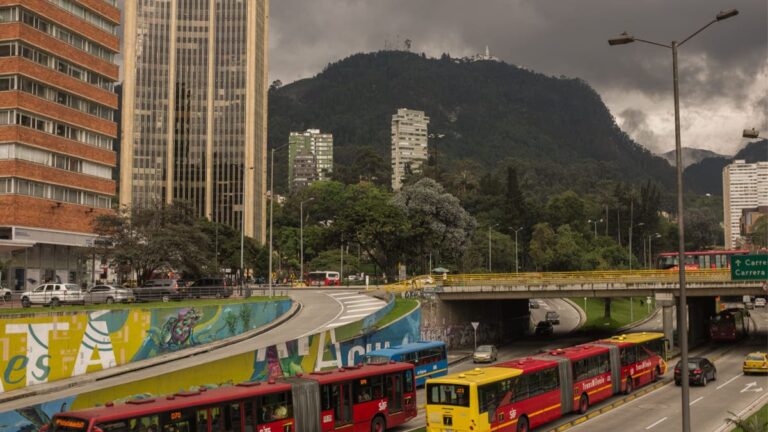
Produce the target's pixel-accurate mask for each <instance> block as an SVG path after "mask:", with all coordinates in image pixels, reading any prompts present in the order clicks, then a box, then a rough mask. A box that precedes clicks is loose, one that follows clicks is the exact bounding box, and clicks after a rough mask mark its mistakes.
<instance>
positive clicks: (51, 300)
mask: <svg viewBox="0 0 768 432" xmlns="http://www.w3.org/2000/svg"><path fill="white" fill-rule="evenodd" d="M36 304H37V305H45V306H53V307H57V306H59V305H62V304H85V301H84V300H83V293H82V291H80V287H79V286H77V285H75V284H62V283H47V284H42V285H39V286H38V287H36V288H35V289H33V290H31V291H24V292H23V293H21V305H22V306H23V307H25V308H27V307H30V306H32V305H36Z"/></svg>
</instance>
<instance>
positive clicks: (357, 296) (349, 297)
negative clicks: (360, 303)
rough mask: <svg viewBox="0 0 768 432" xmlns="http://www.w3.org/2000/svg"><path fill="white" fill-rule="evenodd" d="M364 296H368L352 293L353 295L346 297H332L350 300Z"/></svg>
mask: <svg viewBox="0 0 768 432" xmlns="http://www.w3.org/2000/svg"><path fill="white" fill-rule="evenodd" d="M366 297H368V296H366V295H353V296H347V297H335V296H334V297H333V298H335V299H336V300H351V299H364V298H366ZM369 298H370V297H369Z"/></svg>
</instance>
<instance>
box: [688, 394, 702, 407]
mask: <svg viewBox="0 0 768 432" xmlns="http://www.w3.org/2000/svg"><path fill="white" fill-rule="evenodd" d="M702 399H704V396H699V398H698V399H696V400H694V401H692V402H691V403H689V404H688V405H689V406H693V404H695V403H696V402H698V401H700V400H702Z"/></svg>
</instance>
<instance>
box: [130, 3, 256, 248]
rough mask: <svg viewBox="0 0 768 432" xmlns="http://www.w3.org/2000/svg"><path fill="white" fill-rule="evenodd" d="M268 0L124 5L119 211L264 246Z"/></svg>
mask: <svg viewBox="0 0 768 432" xmlns="http://www.w3.org/2000/svg"><path fill="white" fill-rule="evenodd" d="M268 9H269V1H268V0H249V1H243V0H135V1H130V2H125V11H124V12H125V35H126V37H125V41H124V48H125V49H124V51H125V58H126V59H131V62H130V64H131V67H129V68H126V69H125V80H124V84H123V86H124V87H123V119H122V120H123V134H122V136H123V142H122V146H121V170H120V184H121V188H120V204H122V205H142V204H144V205H146V204H149V203H151V202H157V201H164V202H171V201H174V200H185V201H187V202H189V203H191V204H192V206H193V208H195V209H196V211H197V213H198V215H199V216H201V217H207V218H209V219H211V220H213V221H216V222H220V223H224V224H227V225H230V226H232V227H234V228H236V229H238V230H239V229H240V227H241V226H242V227H243V228H244V232H245V234H246V235H247V236H251V237H255V238H257V239H260V240H261V241H264V240H265V234H266V230H265V220H266V211H265V208H266V189H265V186H266V169H265V163H266V130H267V98H266V96H267V95H266V91H267V26H268V16H269V12H268Z"/></svg>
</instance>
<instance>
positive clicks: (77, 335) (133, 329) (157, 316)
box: [0, 300, 291, 393]
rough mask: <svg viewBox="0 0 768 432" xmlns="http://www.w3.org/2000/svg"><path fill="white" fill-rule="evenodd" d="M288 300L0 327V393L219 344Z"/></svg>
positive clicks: (10, 322)
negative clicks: (199, 346)
mask: <svg viewBox="0 0 768 432" xmlns="http://www.w3.org/2000/svg"><path fill="white" fill-rule="evenodd" d="M290 307H291V301H290V300H283V301H278V302H253V303H238V304H224V305H212V306H202V307H184V308H155V309H141V308H133V309H118V310H99V311H82V312H74V313H68V314H44V315H43V314H40V315H35V316H31V317H29V316H28V317H22V318H9V319H3V321H2V323H0V346H1V347H2V350H1V352H0V360H1V361H0V393H2V392H6V391H9V390H14V389H18V388H23V387H26V386H31V385H36V384H41V383H46V382H50V381H56V380H60V379H65V378H71V377H74V376H78V375H83V374H86V373H90V372H95V371H99V370H103V369H108V368H111V367H115V366H118V365H122V364H126V363H130V362H135V361H139V360H145V359H148V358H152V357H155V356H158V355H160V354H164V353H167V352H172V351H178V350H181V349H185V348H189V347H192V346H196V345H200V344H205V343H209V342H214V341H217V340H221V339H224V338H227V337H230V336H235V335H238V334H241V333H243V332H245V331H248V330H252V329H254V328H258V327H260V326H262V325H264V324H267V323H269V322H271V321H273V320H275V319H276V318H277V317H279V316H280V315H282V314H284V313H285V312H287V311H288V310H289V309H290Z"/></svg>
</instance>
